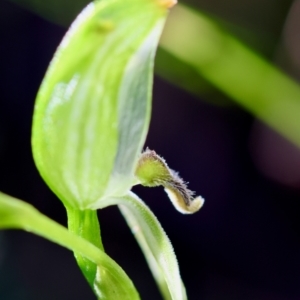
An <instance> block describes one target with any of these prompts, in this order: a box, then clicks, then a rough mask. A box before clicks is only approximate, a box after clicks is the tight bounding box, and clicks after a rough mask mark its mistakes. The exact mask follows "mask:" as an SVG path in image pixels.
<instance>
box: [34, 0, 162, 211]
mask: <svg viewBox="0 0 300 300" xmlns="http://www.w3.org/2000/svg"><path fill="white" fill-rule="evenodd" d="M166 15H167V7H166V5H165V4H164V1H161V0H115V1H111V0H102V1H96V2H94V3H91V4H90V5H88V6H87V7H86V8H85V9H84V11H83V12H82V13H81V14H80V15H79V16H78V18H77V19H76V20H75V22H74V23H73V24H72V26H71V28H70V30H69V31H68V32H67V34H66V36H65V38H64V39H63V41H62V43H61V45H60V46H59V48H58V50H57V52H56V54H55V57H54V59H53V61H52V63H51V65H50V68H49V70H48V71H47V74H46V77H45V79H44V81H43V83H42V86H41V88H40V91H39V93H38V96H37V100H36V105H35V110H34V120H33V131H32V146H33V154H34V160H35V162H36V165H37V167H38V169H39V171H40V173H41V175H42V177H43V178H44V180H45V181H46V182H47V184H48V185H49V186H50V187H51V189H52V190H53V191H54V192H55V193H56V194H57V195H58V197H59V198H60V199H61V200H62V201H63V202H64V204H65V205H66V206H69V207H73V208H78V209H82V210H84V209H96V208H97V207H99V203H100V202H101V199H102V198H105V197H107V196H121V195H123V194H125V193H126V192H127V191H128V190H130V188H131V186H132V185H133V182H134V169H135V166H136V163H137V159H138V155H139V153H140V152H141V150H142V147H143V144H144V140H145V137H146V133H147V130H148V126H149V118H150V110H151V93H152V92H151V89H152V77H153V60H154V54H155V51H156V47H157V43H158V39H159V36H160V33H161V31H162V27H163V24H164V21H165V18H166Z"/></svg>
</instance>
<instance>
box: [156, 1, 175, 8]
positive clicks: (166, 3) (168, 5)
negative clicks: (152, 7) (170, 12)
mask: <svg viewBox="0 0 300 300" xmlns="http://www.w3.org/2000/svg"><path fill="white" fill-rule="evenodd" d="M176 3H177V0H159V4H160V5H162V6H163V7H166V8H171V7H173V6H174V5H175V4H176Z"/></svg>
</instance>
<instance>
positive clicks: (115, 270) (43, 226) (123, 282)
mask: <svg viewBox="0 0 300 300" xmlns="http://www.w3.org/2000/svg"><path fill="white" fill-rule="evenodd" d="M0 229H23V230H26V231H28V232H31V233H34V234H36V235H39V236H41V237H43V238H46V239H48V240H50V241H52V242H54V243H57V244H59V245H61V246H63V247H65V248H67V249H69V250H71V251H73V252H76V253H80V254H81V255H82V256H84V257H86V258H87V259H89V260H90V261H92V262H93V263H95V264H96V265H97V266H98V270H97V276H96V281H95V283H94V287H95V290H96V291H98V294H97V296H98V298H99V299H101V300H102V299H116V300H139V299H140V298H139V295H138V293H137V291H136V289H135V287H134V285H133V283H132V281H131V280H130V279H129V278H128V276H127V275H126V273H125V272H124V271H123V270H122V268H121V267H120V266H119V265H118V264H117V263H116V262H114V261H113V260H112V259H111V258H110V257H109V256H108V255H107V254H105V253H104V252H103V251H101V250H100V249H99V248H97V247H96V246H94V245H93V244H91V243H90V242H88V241H86V240H85V239H83V238H81V237H79V236H77V235H75V234H73V233H71V232H70V231H68V230H67V228H65V227H63V226H62V225H60V224H58V223H56V222H55V221H53V220H51V219H49V218H48V217H47V216H45V215H43V214H41V213H40V212H39V211H37V210H36V209H35V208H34V207H33V206H31V205H30V204H28V203H26V202H24V201H21V200H18V199H15V198H13V197H11V196H8V195H5V194H3V193H1V192H0Z"/></svg>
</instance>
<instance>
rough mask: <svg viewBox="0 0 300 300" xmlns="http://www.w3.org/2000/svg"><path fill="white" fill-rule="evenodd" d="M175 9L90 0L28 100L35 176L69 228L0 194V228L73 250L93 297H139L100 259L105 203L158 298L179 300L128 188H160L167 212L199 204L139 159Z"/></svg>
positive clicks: (150, 0)
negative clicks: (132, 243) (133, 243)
mask: <svg viewBox="0 0 300 300" xmlns="http://www.w3.org/2000/svg"><path fill="white" fill-rule="evenodd" d="M174 4H175V3H174V1H173V0H101V1H95V2H93V3H91V4H89V5H88V6H87V7H86V8H85V9H84V10H83V11H82V13H81V14H80V15H79V16H78V17H77V19H76V20H75V21H74V23H73V24H72V25H71V27H70V29H69V31H68V32H67V34H66V35H65V37H64V38H63V40H62V42H61V44H60V46H59V47H58V49H57V51H56V53H55V55H54V58H53V60H52V62H51V64H50V67H49V69H48V71H47V73H46V76H45V78H44V80H43V83H42V85H41V88H40V90H39V92H38V95H37V99H36V104H35V109H34V118H33V127H32V149H33V156H34V160H35V163H36V165H37V168H38V170H39V172H40V174H41V176H42V177H43V179H44V180H45V181H46V183H47V184H48V185H49V187H50V188H51V189H52V190H53V192H54V193H55V194H56V195H57V197H58V198H59V199H60V200H61V201H62V203H63V204H64V206H65V207H66V210H67V214H68V228H69V231H66V230H65V229H64V228H61V227H59V225H58V224H55V223H54V222H53V221H51V220H49V219H47V217H45V216H42V215H41V214H40V213H38V212H37V211H36V210H34V208H32V207H30V206H29V205H27V204H24V203H23V202H21V201H19V200H16V199H12V198H10V197H8V196H6V195H3V194H0V217H1V218H2V221H0V227H9V226H11V227H14V228H22V229H26V230H28V231H31V232H34V233H36V234H39V235H41V236H44V237H46V238H48V239H50V240H52V241H54V242H57V243H59V244H61V245H63V246H65V247H67V248H69V249H71V250H72V251H73V252H74V254H75V257H76V260H77V262H78V265H79V267H80V268H81V270H82V272H83V274H84V276H85V277H86V279H87V281H88V282H89V284H90V286H91V288H92V289H93V291H94V292H95V295H96V296H97V298H98V299H111V300H118V299H122V300H123V299H128V300H129V299H130V300H135V299H139V295H138V293H137V291H136V290H135V288H134V286H133V284H132V282H131V281H130V279H129V278H128V277H127V275H126V274H125V273H124V271H123V270H122V269H121V268H120V267H119V266H118V265H117V264H116V263H115V262H114V261H112V260H111V259H110V258H109V257H108V256H107V255H106V254H105V252H104V247H103V244H102V240H101V233H100V226H99V221H98V218H97V209H101V208H105V207H107V206H110V205H118V206H119V208H120V211H121V213H122V215H123V216H124V218H125V219H126V222H127V223H128V225H129V227H130V228H131V230H132V232H133V233H134V235H135V237H136V239H137V241H138V243H139V245H140V247H141V249H142V251H143V252H144V255H145V257H146V259H147V262H148V265H149V267H150V269H151V271H152V273H153V275H154V278H155V279H156V281H157V284H158V287H159V289H160V291H161V293H162V295H163V297H164V298H165V299H172V300H184V299H186V293H185V288H184V285H183V283H182V281H181V278H180V273H179V268H178V263H177V260H176V257H175V254H174V250H173V248H172V245H171V243H170V241H169V239H168V237H167V235H166V234H165V232H164V230H163V229H162V227H161V225H160V223H159V222H158V220H157V219H156V217H155V216H154V214H153V213H152V212H151V211H150V209H149V208H148V207H147V206H146V205H145V204H144V202H143V201H142V200H140V199H139V198H138V197H137V196H136V195H135V194H133V193H132V192H131V191H130V190H131V188H132V186H134V185H136V184H142V185H144V186H150V187H152V186H158V185H163V186H164V188H165V190H166V192H167V193H168V195H169V198H170V199H171V201H172V203H173V204H174V206H175V208H176V209H177V210H179V211H180V212H182V213H187V214H189V213H194V212H196V211H198V210H199V209H200V208H201V206H202V205H203V201H204V200H203V199H202V198H201V197H196V198H194V197H193V193H192V192H191V191H190V190H188V188H187V186H186V184H185V183H184V181H183V180H182V179H181V178H180V177H179V176H178V174H177V173H176V172H175V171H173V170H171V169H170V168H169V167H168V165H167V164H166V162H165V161H164V159H162V158H161V157H160V156H158V155H157V154H156V153H155V152H154V151H150V150H146V151H145V152H142V148H143V146H144V142H145V138H146V134H147V132H148V127H149V121H150V113H151V94H152V83H153V65H154V56H155V52H156V48H157V44H158V41H159V37H160V35H161V32H162V29H163V26H164V23H165V20H166V17H167V14H168V11H169V8H170V7H171V6H173V5H174ZM14 207H17V209H16V211H15V212H14V213H13V214H11V212H12V211H13V208H14ZM21 215H22V216H23V217H22V218H21V219H20V220H21V221H22V222H21V221H20V222H19V221H18V220H19V217H20V216H21ZM16 216H17V217H16ZM29 218H30V220H27V219H29ZM9 224H10V225H9ZM36 226H38V228H36ZM46 231H47V232H46ZM62 239H63V240H62ZM83 245H86V247H85V248H84V247H83ZM86 249H88V250H86Z"/></svg>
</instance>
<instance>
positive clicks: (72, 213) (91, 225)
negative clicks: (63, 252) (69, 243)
mask: <svg viewBox="0 0 300 300" xmlns="http://www.w3.org/2000/svg"><path fill="white" fill-rule="evenodd" d="M66 209H67V214H68V228H69V230H70V231H71V232H73V233H74V234H76V235H77V236H80V237H82V238H84V239H85V240H87V241H89V242H91V243H92V244H93V245H95V246H96V247H97V248H99V249H100V250H102V251H104V248H103V244H102V240H101V233H100V225H99V220H98V216H97V211H95V210H79V209H75V208H67V207H66ZM74 255H75V258H76V260H77V263H78V265H79V267H80V269H81V271H82V273H83V275H84V277H85V278H86V279H87V281H88V283H89V285H90V286H91V288H92V289H93V288H94V281H95V277H96V274H97V265H96V264H95V263H93V262H92V261H90V260H89V259H87V258H86V257H85V256H82V255H81V254H79V253H77V252H75V253H74Z"/></svg>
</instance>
